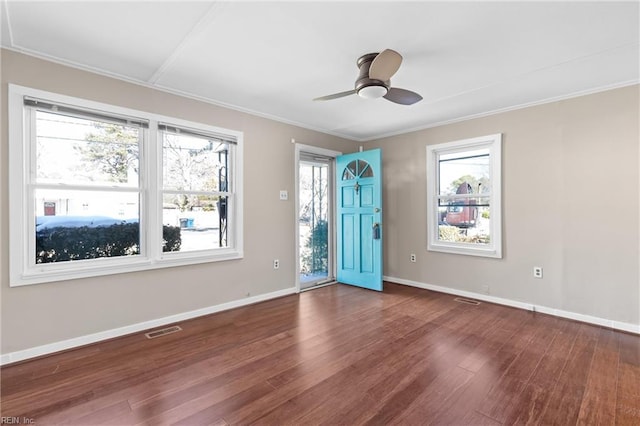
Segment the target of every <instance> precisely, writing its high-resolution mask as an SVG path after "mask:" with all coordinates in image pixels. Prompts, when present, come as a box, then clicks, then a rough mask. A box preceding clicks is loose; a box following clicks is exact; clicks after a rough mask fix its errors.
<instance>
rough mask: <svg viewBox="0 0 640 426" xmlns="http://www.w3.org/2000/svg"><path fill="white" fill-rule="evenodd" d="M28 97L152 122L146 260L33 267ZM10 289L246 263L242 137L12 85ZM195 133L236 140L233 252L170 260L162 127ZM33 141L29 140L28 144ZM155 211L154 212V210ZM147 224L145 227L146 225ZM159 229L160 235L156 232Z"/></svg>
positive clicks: (144, 186) (145, 168)
mask: <svg viewBox="0 0 640 426" xmlns="http://www.w3.org/2000/svg"><path fill="white" fill-rule="evenodd" d="M24 96H30V97H34V98H37V99H43V100H48V101H52V102H55V103H61V104H67V105H73V106H76V107H78V108H86V109H93V110H98V111H105V112H107V113H112V114H117V115H123V116H131V117H136V118H143V119H146V120H149V129H148V130H147V134H146V138H145V141H144V142H143V144H142V146H141V147H140V149H141V153H142V155H141V156H140V160H141V161H140V169H141V170H142V172H141V174H140V191H141V193H142V195H141V202H140V224H141V233H140V238H141V241H140V246H141V254H140V255H138V256H130V257H129V256H127V257H118V258H115V257H113V258H101V259H88V260H83V261H81V262H61V263H52V264H46V265H35V266H29V263H30V262H29V259H30V256H31V255H30V253H31V250H30V247H29V246H30V245H32V244H30V243H29V241H30V240H31V239H32V238H33V235H34V233H35V229H34V228H33V224H32V223H30V221H28V220H26V219H27V217H28V216H27V215H29V214H31V213H32V211H33V208H34V207H33V201H32V200H31V199H30V197H29V196H28V193H29V192H28V191H25V188H26V186H27V184H28V183H29V182H30V179H29V176H28V175H27V173H28V172H29V171H30V170H32V167H31V165H30V164H29V161H31V159H32V155H31V153H32V149H33V146H32V138H30V137H29V136H30V135H29V134H28V132H29V131H30V130H29V128H28V127H27V126H26V124H27V123H25V120H24V116H25V115H24V101H23V99H24ZM8 98H9V102H8V129H9V223H10V226H9V248H10V250H9V278H10V280H9V281H10V282H9V285H10V286H11V287H16V286H23V285H31V284H39V283H47V282H55V281H62V280H70V279H78V278H88V277H96V276H102V275H112V274H120V273H127V272H135V271H143V270H149V269H158V268H167V267H174V266H182V265H192V264H197V263H207V262H217V261H224V260H231V259H241V258H243V257H244V251H243V184H242V177H243V175H244V173H243V132H240V131H234V130H229V129H223V128H219V127H215V126H210V125H206V124H202V123H196V122H192V121H187V120H182V119H178V118H175V117H168V116H163V115H159V114H154V113H149V112H145V111H138V110H134V109H129V108H123V107H118V106H114V105H109V104H104V103H100V102H95V101H90V100H85V99H80V98H75V97H71V96H66V95H60V94H56V93H51V92H46V91H42V90H38V89H32V88H28V87H23V86H19V85H15V84H9V90H8ZM159 122H165V123H171V124H172V125H175V126H178V127H180V126H182V127H190V128H195V129H199V130H202V131H204V132H209V133H213V134H222V135H226V136H229V137H230V138H233V139H235V141H236V144H235V145H234V146H233V151H234V152H233V155H232V156H231V161H232V164H231V167H230V169H231V173H233V175H232V180H231V182H232V185H233V189H232V193H233V194H232V195H231V196H230V198H231V197H232V198H233V199H232V200H231V202H230V210H229V211H228V212H227V214H228V217H229V218H230V219H229V222H230V224H231V226H229V228H228V231H227V232H228V234H227V239H228V242H229V247H227V248H218V249H212V250H202V251H191V252H184V253H171V254H166V253H163V252H162V247H161V244H160V242H161V241H160V239H161V236H162V208H161V207H162V199H161V197H160V193H161V189H162V188H160V179H159V178H160V176H161V175H159V173H161V170H162V156H161V152H160V151H161V150H160V148H159V146H158V123H159ZM26 138H28V139H26ZM145 201H146V202H145ZM152 206H155V208H152ZM145 223H146V226H145V225H143V224H145ZM153 229H155V230H156V232H151V230H153Z"/></svg>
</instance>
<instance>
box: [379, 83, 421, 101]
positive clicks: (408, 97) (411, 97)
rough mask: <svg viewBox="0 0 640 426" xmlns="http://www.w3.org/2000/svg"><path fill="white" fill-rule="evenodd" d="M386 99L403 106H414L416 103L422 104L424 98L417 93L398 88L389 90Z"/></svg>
mask: <svg viewBox="0 0 640 426" xmlns="http://www.w3.org/2000/svg"><path fill="white" fill-rule="evenodd" d="M384 98H385V99H386V100H388V101H391V102H395V103H397V104H401V105H413V104H415V103H416V102H420V101H421V100H422V96H420V95H418V94H417V93H416V92H412V91H411V90H405V89H398V88H397V87H392V88H391V89H389V91H388V92H387V94H386V95H384Z"/></svg>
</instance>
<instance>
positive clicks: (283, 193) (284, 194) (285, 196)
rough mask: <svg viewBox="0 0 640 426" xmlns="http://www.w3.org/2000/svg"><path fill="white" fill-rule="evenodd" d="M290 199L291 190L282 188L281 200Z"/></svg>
mask: <svg viewBox="0 0 640 426" xmlns="http://www.w3.org/2000/svg"><path fill="white" fill-rule="evenodd" d="M288 199H289V191H287V190H285V189H281V190H280V200H282V201H287V200H288Z"/></svg>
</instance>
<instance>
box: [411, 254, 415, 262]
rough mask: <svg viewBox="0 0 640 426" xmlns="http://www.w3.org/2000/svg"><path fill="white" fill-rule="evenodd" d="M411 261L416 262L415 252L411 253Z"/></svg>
mask: <svg viewBox="0 0 640 426" xmlns="http://www.w3.org/2000/svg"><path fill="white" fill-rule="evenodd" d="M410 259H411V262H413V263H416V254H415V253H411V257H410Z"/></svg>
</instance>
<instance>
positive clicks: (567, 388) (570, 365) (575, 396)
mask: <svg viewBox="0 0 640 426" xmlns="http://www.w3.org/2000/svg"><path fill="white" fill-rule="evenodd" d="M597 330H598V327H594V326H590V325H587V324H581V325H580V327H579V329H578V333H577V336H576V339H575V341H574V344H573V347H572V348H571V352H570V355H569V359H568V361H567V362H566V363H565V366H564V368H563V369H562V372H561V373H560V376H559V379H558V381H557V382H556V384H555V386H554V388H553V392H552V394H551V396H550V398H549V402H548V404H547V406H546V407H545V411H544V413H543V414H542V420H541V421H542V423H554V422H555V423H562V424H576V423H577V421H578V416H579V414H580V407H581V406H582V400H583V397H584V392H585V388H586V385H587V380H588V377H589V371H590V369H591V364H592V361H593V355H594V352H595V346H596V341H597V340H596V337H597Z"/></svg>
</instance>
